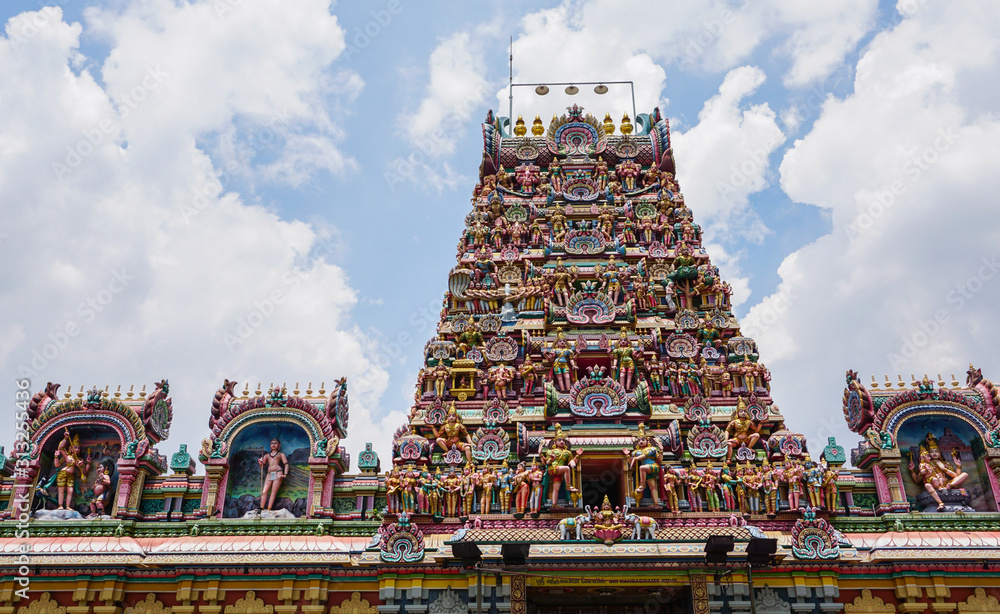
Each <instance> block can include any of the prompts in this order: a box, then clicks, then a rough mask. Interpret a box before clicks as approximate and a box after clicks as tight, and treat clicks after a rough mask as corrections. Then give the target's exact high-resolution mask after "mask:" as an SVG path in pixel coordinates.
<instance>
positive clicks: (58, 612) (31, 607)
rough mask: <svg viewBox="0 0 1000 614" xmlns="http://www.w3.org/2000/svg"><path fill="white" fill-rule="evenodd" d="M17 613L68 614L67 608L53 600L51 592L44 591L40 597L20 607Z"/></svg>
mask: <svg viewBox="0 0 1000 614" xmlns="http://www.w3.org/2000/svg"><path fill="white" fill-rule="evenodd" d="M17 614H66V608H65V607H64V606H61V605H59V604H58V603H56V602H55V601H52V595H50V594H49V593H42V596H41V597H39V598H38V599H36V600H34V601H32V602H31V603H29V604H28V605H23V606H21V607H19V608H18V609H17Z"/></svg>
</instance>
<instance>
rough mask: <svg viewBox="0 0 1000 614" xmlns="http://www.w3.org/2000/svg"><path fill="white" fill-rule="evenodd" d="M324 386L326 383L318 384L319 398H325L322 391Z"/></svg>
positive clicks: (324, 392) (324, 393) (324, 391)
mask: <svg viewBox="0 0 1000 614" xmlns="http://www.w3.org/2000/svg"><path fill="white" fill-rule="evenodd" d="M324 384H326V382H320V383H319V396H325V395H326V390H324V388H325V386H324Z"/></svg>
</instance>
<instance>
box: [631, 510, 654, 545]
mask: <svg viewBox="0 0 1000 614" xmlns="http://www.w3.org/2000/svg"><path fill="white" fill-rule="evenodd" d="M625 522H629V523H632V539H635V540H639V539H656V530H657V529H658V528H659V525H657V524H656V521H655V520H653V519H652V518H650V517H649V516H637V515H635V514H627V515H626V516H625ZM643 535H646V537H645V538H643Z"/></svg>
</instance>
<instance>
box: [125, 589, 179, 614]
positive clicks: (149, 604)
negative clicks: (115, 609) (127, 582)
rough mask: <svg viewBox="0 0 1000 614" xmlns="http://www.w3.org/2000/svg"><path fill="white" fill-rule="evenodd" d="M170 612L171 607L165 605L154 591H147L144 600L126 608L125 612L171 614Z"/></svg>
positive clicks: (132, 613)
mask: <svg viewBox="0 0 1000 614" xmlns="http://www.w3.org/2000/svg"><path fill="white" fill-rule="evenodd" d="M170 612H171V608H169V607H167V606H164V605H163V602H161V601H159V600H158V599H157V598H156V595H155V594H153V593H147V594H146V598H145V599H144V600H142V601H140V602H138V603H136V604H135V605H134V606H132V607H130V608H125V614H170Z"/></svg>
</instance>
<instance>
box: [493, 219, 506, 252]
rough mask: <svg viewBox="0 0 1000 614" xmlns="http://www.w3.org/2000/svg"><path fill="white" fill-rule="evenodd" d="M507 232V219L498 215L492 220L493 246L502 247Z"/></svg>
mask: <svg viewBox="0 0 1000 614" xmlns="http://www.w3.org/2000/svg"><path fill="white" fill-rule="evenodd" d="M506 234H507V220H505V219H504V218H502V217H498V218H497V219H495V220H493V247H494V248H496V249H503V244H504V239H505V238H506Z"/></svg>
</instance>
